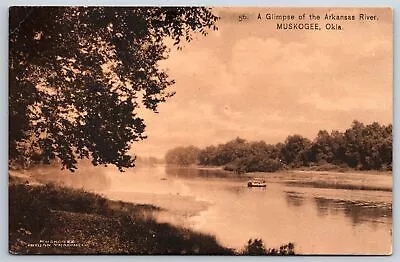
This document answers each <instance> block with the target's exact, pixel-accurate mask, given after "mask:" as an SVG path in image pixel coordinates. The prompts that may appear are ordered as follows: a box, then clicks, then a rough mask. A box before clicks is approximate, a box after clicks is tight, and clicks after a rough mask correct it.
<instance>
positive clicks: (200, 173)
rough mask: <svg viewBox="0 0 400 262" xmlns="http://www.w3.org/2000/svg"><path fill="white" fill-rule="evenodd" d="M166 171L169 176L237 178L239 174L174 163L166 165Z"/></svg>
mask: <svg viewBox="0 0 400 262" xmlns="http://www.w3.org/2000/svg"><path fill="white" fill-rule="evenodd" d="M165 173H166V175H167V176H174V177H181V178H192V179H202V178H207V177H208V178H237V179H243V178H241V177H238V176H237V174H235V173H233V172H230V171H226V170H223V169H220V168H192V167H180V166H174V165H167V166H165Z"/></svg>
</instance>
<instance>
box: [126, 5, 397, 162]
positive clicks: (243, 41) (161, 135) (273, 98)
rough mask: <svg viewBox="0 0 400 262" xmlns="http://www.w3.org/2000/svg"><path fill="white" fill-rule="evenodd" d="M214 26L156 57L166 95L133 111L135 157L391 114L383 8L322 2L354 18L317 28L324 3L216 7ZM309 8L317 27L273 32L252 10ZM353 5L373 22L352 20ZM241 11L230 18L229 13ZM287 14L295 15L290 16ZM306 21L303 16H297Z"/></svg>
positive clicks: (388, 30)
mask: <svg viewBox="0 0 400 262" xmlns="http://www.w3.org/2000/svg"><path fill="white" fill-rule="evenodd" d="M214 12H215V13H216V14H218V15H219V16H220V17H221V20H219V21H218V22H217V25H218V27H219V30H218V31H214V32H210V33H209V35H208V36H205V37H204V36H201V35H198V36H197V37H196V39H195V40H194V41H192V42H190V43H188V44H186V45H185V46H184V48H183V50H181V51H177V50H176V49H175V48H172V51H171V53H170V57H169V58H168V59H167V60H165V61H163V62H162V63H161V64H160V66H161V67H162V68H166V69H167V72H168V74H169V76H170V77H171V79H174V80H175V81H176V84H175V85H174V86H172V87H171V89H170V90H171V91H176V95H175V96H174V97H172V98H170V99H169V100H168V101H167V102H166V103H164V104H161V105H160V107H159V114H154V113H152V112H150V111H145V112H143V113H142V114H143V117H144V119H145V122H146V124H147V128H146V134H147V136H148V138H147V139H146V140H144V141H142V142H139V143H134V144H133V146H132V151H133V152H134V153H136V154H137V155H139V156H151V155H152V156H157V157H163V155H164V153H165V152H166V151H167V150H168V149H170V148H173V147H176V146H183V145H195V146H198V147H205V146H208V145H212V144H214V145H215V144H218V143H225V142H227V141H229V140H231V139H234V138H236V137H238V136H239V137H241V138H244V139H247V140H250V141H252V140H264V141H265V142H267V143H276V142H283V141H284V140H285V138H286V137H287V136H288V135H291V134H300V135H303V136H305V137H308V138H310V139H312V138H314V137H315V136H316V134H317V132H318V131H319V130H321V129H327V130H328V131H330V130H332V129H335V130H340V131H343V130H345V129H346V128H348V127H349V126H350V125H351V122H352V121H353V120H354V119H357V120H360V121H362V122H364V123H371V122H373V121H378V122H379V123H381V124H388V123H391V122H392V86H393V84H392V78H393V75H392V63H393V60H392V57H393V54H392V15H391V10H390V9H332V10H331V13H333V14H338V15H343V14H354V15H355V16H356V19H357V20H356V21H341V22H335V23H337V24H341V25H342V29H343V30H341V31H328V30H325V24H326V21H325V20H324V19H323V17H324V16H325V13H329V12H330V11H329V9H271V8H255V9H254V8H253V9H243V8H241V9H238V8H236V9H232V8H219V9H214ZM311 12H313V13H315V14H320V15H321V16H322V18H321V20H320V21H318V23H319V24H320V27H322V28H323V29H322V30H320V31H305V30H303V31H296V30H290V31H283V30H277V29H276V22H277V21H271V20H265V19H262V20H257V16H258V14H259V13H261V15H262V16H265V14H266V13H274V14H294V15H296V16H298V15H300V14H302V13H307V14H309V13H311ZM360 13H367V14H371V15H377V17H378V20H377V21H359V20H358V17H359V14H360ZM243 14H245V15H246V16H247V17H248V20H246V21H245V22H238V17H239V15H243ZM295 22H298V20H296V21H295ZM306 22H310V21H309V20H307V21H306Z"/></svg>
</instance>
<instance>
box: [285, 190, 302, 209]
mask: <svg viewBox="0 0 400 262" xmlns="http://www.w3.org/2000/svg"><path fill="white" fill-rule="evenodd" d="M285 193H286V202H287V204H288V206H293V207H300V206H301V205H303V204H304V196H303V194H302V193H299V192H294V191H285Z"/></svg>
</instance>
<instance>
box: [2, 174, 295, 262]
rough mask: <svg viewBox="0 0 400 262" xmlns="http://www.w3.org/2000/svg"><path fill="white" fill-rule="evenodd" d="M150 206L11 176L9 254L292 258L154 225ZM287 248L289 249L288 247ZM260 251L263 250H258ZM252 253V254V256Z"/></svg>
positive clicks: (257, 245) (153, 209)
mask: <svg viewBox="0 0 400 262" xmlns="http://www.w3.org/2000/svg"><path fill="white" fill-rule="evenodd" d="M158 210H160V208H159V207H155V206H153V205H138V204H133V203H127V202H122V201H114V200H109V199H106V198H104V197H103V196H101V195H99V194H94V193H91V192H87V191H84V190H78V189H72V188H67V187H61V186H57V185H55V184H34V185H30V184H29V181H25V180H24V179H22V180H21V179H19V178H15V177H10V180H9V221H10V222H9V252H10V253H11V254H108V255H112V254H115V255H117V254H129V255H168V254H173V255H294V246H293V244H291V243H289V244H288V245H284V246H281V247H280V248H279V249H267V248H265V247H264V245H263V243H262V241H261V240H257V241H258V242H255V243H253V242H251V240H249V242H248V244H247V246H245V248H244V250H239V251H235V250H233V249H230V248H227V247H224V246H222V245H220V244H219V243H218V242H217V240H216V238H215V237H214V236H211V235H207V234H203V233H198V232H194V231H192V230H190V229H187V228H181V227H176V226H173V225H170V224H167V223H159V222H157V221H156V220H155V219H154V218H153V216H152V214H153V212H157V211H158ZM289 247H290V248H289ZM260 250H261V251H260ZM253 251H254V252H253Z"/></svg>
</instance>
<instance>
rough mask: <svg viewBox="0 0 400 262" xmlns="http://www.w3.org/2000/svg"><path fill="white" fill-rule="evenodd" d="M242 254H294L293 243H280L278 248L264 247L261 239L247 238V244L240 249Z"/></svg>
mask: <svg viewBox="0 0 400 262" xmlns="http://www.w3.org/2000/svg"><path fill="white" fill-rule="evenodd" d="M242 255H251V256H262V255H275V256H288V255H295V252H294V244H293V243H288V244H287V245H282V246H280V247H279V249H275V248H268V249H267V248H265V245H264V242H263V241H262V239H257V238H255V239H249V241H248V242H247V245H246V246H245V248H244V250H243V251H242Z"/></svg>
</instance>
